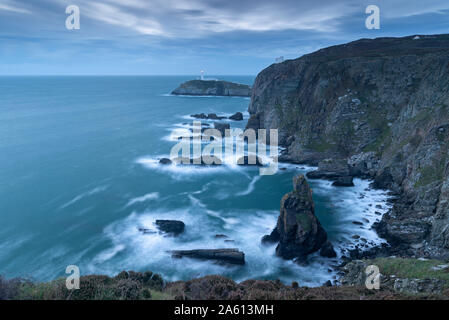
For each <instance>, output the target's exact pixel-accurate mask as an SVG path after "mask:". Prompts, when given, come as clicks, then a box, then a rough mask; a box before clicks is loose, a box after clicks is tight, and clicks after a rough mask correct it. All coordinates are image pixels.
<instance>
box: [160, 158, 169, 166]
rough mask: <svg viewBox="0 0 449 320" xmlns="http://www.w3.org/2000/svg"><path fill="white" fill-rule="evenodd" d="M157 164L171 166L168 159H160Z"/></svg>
mask: <svg viewBox="0 0 449 320" xmlns="http://www.w3.org/2000/svg"><path fill="white" fill-rule="evenodd" d="M159 163H160V164H166V165H167V164H172V161H171V160H170V159H168V158H162V159H160V160H159Z"/></svg>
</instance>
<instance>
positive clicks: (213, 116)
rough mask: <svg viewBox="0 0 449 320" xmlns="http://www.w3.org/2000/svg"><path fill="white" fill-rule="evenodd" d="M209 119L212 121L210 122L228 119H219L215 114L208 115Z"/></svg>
mask: <svg viewBox="0 0 449 320" xmlns="http://www.w3.org/2000/svg"><path fill="white" fill-rule="evenodd" d="M207 118H208V119H210V120H223V119H226V117H223V116H221V117H219V116H217V115H216V114H215V113H209V114H208V115H207Z"/></svg>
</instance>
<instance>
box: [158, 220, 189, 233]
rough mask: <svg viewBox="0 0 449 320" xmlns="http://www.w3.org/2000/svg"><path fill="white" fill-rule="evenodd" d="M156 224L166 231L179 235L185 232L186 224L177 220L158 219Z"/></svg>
mask: <svg viewBox="0 0 449 320" xmlns="http://www.w3.org/2000/svg"><path fill="white" fill-rule="evenodd" d="M156 226H157V227H158V229H159V230H161V231H162V232H164V233H168V234H172V235H175V236H177V235H179V234H180V233H182V232H184V228H185V224H184V222H182V221H177V220H156Z"/></svg>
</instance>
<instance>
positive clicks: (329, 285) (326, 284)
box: [323, 280, 332, 287]
mask: <svg viewBox="0 0 449 320" xmlns="http://www.w3.org/2000/svg"><path fill="white" fill-rule="evenodd" d="M323 287H332V282H331V281H330V280H327V281H326V282H325V283H323Z"/></svg>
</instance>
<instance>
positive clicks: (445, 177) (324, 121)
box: [247, 35, 449, 255]
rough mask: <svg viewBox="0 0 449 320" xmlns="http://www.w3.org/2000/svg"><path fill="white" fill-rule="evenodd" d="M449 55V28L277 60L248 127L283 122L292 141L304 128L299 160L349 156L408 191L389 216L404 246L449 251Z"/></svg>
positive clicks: (260, 84)
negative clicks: (421, 245)
mask: <svg viewBox="0 0 449 320" xmlns="http://www.w3.org/2000/svg"><path fill="white" fill-rule="evenodd" d="M448 61H449V36H448V35H432V36H422V37H420V39H419V41H414V40H413V38H412V37H403V38H378V39H361V40H358V41H353V42H351V43H347V44H343V45H338V46H332V47H329V48H325V49H321V50H319V51H317V52H314V53H311V54H307V55H304V56H302V57H300V58H298V59H294V60H289V61H286V62H284V63H279V64H273V65H271V66H270V67H268V68H266V69H264V70H263V71H262V72H261V73H259V75H258V76H257V78H256V80H255V82H254V87H253V92H252V99H251V102H250V106H249V108H248V111H249V113H250V121H249V122H248V125H247V127H248V128H257V129H259V128H264V129H278V130H279V141H280V142H282V143H287V139H288V137H290V136H295V137H296V138H297V139H296V140H294V141H293V142H291V144H290V145H288V149H287V150H286V153H285V154H283V158H284V159H288V160H289V161H291V162H296V163H308V164H311V165H312V163H315V162H317V161H318V162H319V161H322V160H323V159H329V158H332V159H345V160H347V164H348V167H349V172H348V173H347V174H345V175H351V176H360V177H366V178H375V181H374V183H373V186H374V187H376V188H382V189H385V188H387V189H390V190H391V191H393V192H394V193H395V194H396V195H397V196H398V200H397V202H395V205H394V207H393V208H392V209H391V214H390V215H389V217H385V218H383V221H384V222H385V224H383V226H384V230H383V231H384V234H385V236H386V237H387V238H390V239H396V240H397V241H395V246H400V244H401V243H410V244H413V243H417V242H418V243H420V242H422V241H426V242H427V243H428V245H426V250H427V249H429V250H431V251H429V252H432V255H434V254H444V253H449V245H448V244H449V232H448V229H447V226H448V224H449V210H448V209H449V170H448V165H447V162H448V157H447V145H448V143H449V113H448V112H447V107H448V101H449V94H448V90H447V88H449V77H448V76H447V73H445V72H442V71H441V70H447V68H448ZM330 92H332V94H330ZM387 101H388V102H387ZM392 105H394V108H392V107H391V106H392ZM298 106H300V107H298ZM283 146H284V145H283ZM367 150H369V151H367ZM308 176H310V177H311V178H312V177H314V176H315V177H320V176H321V177H326V176H328V177H329V176H333V177H334V178H336V177H337V175H336V174H332V175H330V174H329V173H326V174H324V175H323V174H317V173H314V174H308ZM384 216H385V215H384ZM437 251H439V252H437ZM404 253H407V254H408V251H407V252H404Z"/></svg>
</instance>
